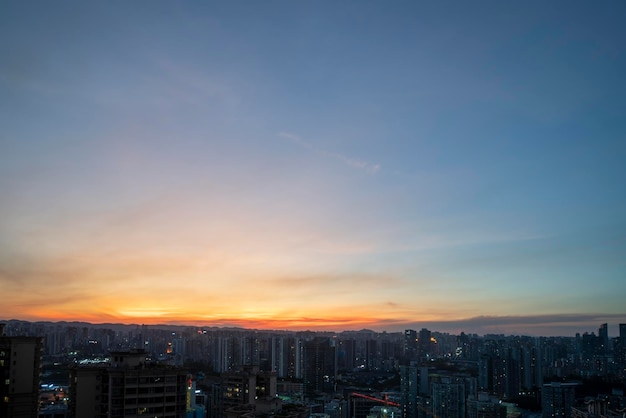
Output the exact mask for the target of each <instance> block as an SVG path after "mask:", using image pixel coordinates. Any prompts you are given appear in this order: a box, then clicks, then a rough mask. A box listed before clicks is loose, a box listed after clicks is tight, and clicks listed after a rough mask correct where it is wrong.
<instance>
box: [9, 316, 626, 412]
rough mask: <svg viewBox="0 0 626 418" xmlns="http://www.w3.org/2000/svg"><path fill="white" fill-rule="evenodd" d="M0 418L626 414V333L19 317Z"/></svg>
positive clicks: (624, 329)
mask: <svg viewBox="0 0 626 418" xmlns="http://www.w3.org/2000/svg"><path fill="white" fill-rule="evenodd" d="M0 330H1V331H2V334H3V335H2V336H0V360H1V362H0V378H2V381H3V382H4V381H5V380H6V382H5V384H4V385H2V386H1V389H0V396H1V397H2V399H3V402H2V404H0V415H1V416H3V417H11V418H22V417H40V418H87V417H95V418H96V417H97V418H104V417H142V416H150V417H152V416H154V417H164V418H165V417H172V418H183V417H185V418H222V417H227V418H252V417H293V418H529V417H536V418H540V417H541V418H623V417H624V414H625V413H626V396H625V389H626V324H619V336H616V337H609V334H608V324H600V326H599V328H598V329H597V332H596V331H590V332H585V333H583V334H582V335H581V334H576V335H575V336H572V337H529V336H518V335H504V334H500V335H476V334H465V333H461V334H459V335H452V334H448V333H441V332H437V331H434V330H428V329H426V328H422V329H420V330H412V329H408V330H405V331H404V332H393V333H387V332H375V331H372V330H366V329H363V330H360V331H344V332H312V331H300V332H293V331H270V330H249V329H241V328H217V327H206V328H200V327H193V326H166V325H121V324H89V323H67V322H26V321H17V320H10V321H5V322H4V323H3V324H2V325H1V326H0Z"/></svg>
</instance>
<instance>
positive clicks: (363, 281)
mask: <svg viewBox="0 0 626 418" xmlns="http://www.w3.org/2000/svg"><path fill="white" fill-rule="evenodd" d="M625 15H626V3H624V2H620V1H607V2H601V3H595V4H592V3H588V2H581V1H573V2H564V1H557V2H516V3H513V2H495V1H490V2H480V3H476V2H457V3H449V4H440V3H437V4H431V3H428V2H408V1H398V2H391V3H389V2H365V1H344V2H330V1H315V2H280V1H266V2H240V1H234V2H230V1H229V2H195V1H190V2H165V1H149V2H148V1H134V2H121V1H111V2H89V3H86V2H78V1H66V2H18V1H8V2H3V3H2V4H1V5H0V56H1V57H2V58H1V59H0V120H1V122H0V126H1V129H0V197H1V198H0V289H1V293H0V294H1V296H0V297H1V299H2V303H0V319H6V320H9V319H22V320H28V321H39V320H45V321H90V322H94V323H104V322H120V323H138V324H141V323H144V324H165V323H170V324H198V325H200V324H203V325H208V326H220V327H222V326H238V327H245V328H259V329H290V330H305V329H310V330H336V331H340V330H348V329H362V328H369V329H374V330H378V331H381V330H387V331H399V330H403V329H405V328H413V329H420V328H422V327H428V328H430V329H434V330H437V331H444V332H455V333H456V332H461V331H465V332H476V333H479V334H483V333H506V334H528V335H568V336H572V335H574V334H575V333H576V332H580V333H582V332H585V331H593V330H595V329H597V327H598V324H600V323H609V333H610V334H611V335H616V334H617V328H616V326H617V324H618V323H626V303H624V300H625V298H626V280H625V279H626V277H625V276H626V274H625V273H626V216H625V214H626V207H625V203H626V187H625V186H624V184H625V180H626V163H625V161H626V106H624V97H626V77H624V74H626V42H624V41H625V40H626V25H624V24H623V18H624V16H625Z"/></svg>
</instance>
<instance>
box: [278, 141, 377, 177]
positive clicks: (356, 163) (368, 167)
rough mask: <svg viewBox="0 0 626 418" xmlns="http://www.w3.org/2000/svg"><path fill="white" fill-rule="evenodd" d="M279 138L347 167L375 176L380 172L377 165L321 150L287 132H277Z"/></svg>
mask: <svg viewBox="0 0 626 418" xmlns="http://www.w3.org/2000/svg"><path fill="white" fill-rule="evenodd" d="M278 135H279V136H281V137H283V138H287V139H289V140H290V141H292V142H294V143H296V144H298V145H300V146H301V147H303V148H306V149H308V150H311V151H313V152H314V153H316V154H319V155H322V156H324V157H328V158H332V159H335V160H339V161H341V162H342V163H344V164H345V165H347V166H348V167H352V168H356V169H360V170H365V171H367V172H369V173H372V174H376V173H378V172H379V171H380V170H381V166H380V164H378V163H370V162H368V161H364V160H361V159H358V158H353V157H348V156H345V155H343V154H340V153H338V152H332V151H327V150H324V149H322V148H318V147H316V146H314V145H313V144H311V143H310V142H308V141H305V140H304V139H302V138H301V137H300V136H298V135H295V134H292V133H289V132H279V134H278Z"/></svg>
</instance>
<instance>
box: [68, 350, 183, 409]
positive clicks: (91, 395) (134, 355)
mask: <svg viewBox="0 0 626 418" xmlns="http://www.w3.org/2000/svg"><path fill="white" fill-rule="evenodd" d="M190 392H191V382H190V379H189V376H188V375H187V373H186V372H184V371H182V370H181V369H179V368H177V367H168V366H163V365H159V364H151V363H148V362H146V354H145V352H144V351H143V350H131V351H125V352H112V353H111V363H110V366H108V367H77V368H75V369H73V370H72V371H71V374H70V406H69V411H68V412H69V416H70V417H73V418H122V417H124V418H135V417H138V418H139V417H144V416H158V417H161V418H183V417H185V416H186V411H187V408H188V407H189V405H190V396H191V393H190Z"/></svg>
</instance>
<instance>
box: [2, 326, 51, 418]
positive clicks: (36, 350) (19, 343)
mask: <svg viewBox="0 0 626 418" xmlns="http://www.w3.org/2000/svg"><path fill="white" fill-rule="evenodd" d="M42 355H43V338H42V337H6V336H4V324H0V417H11V418H32V417H36V416H37V415H38V414H39V385H40V378H41V358H42Z"/></svg>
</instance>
